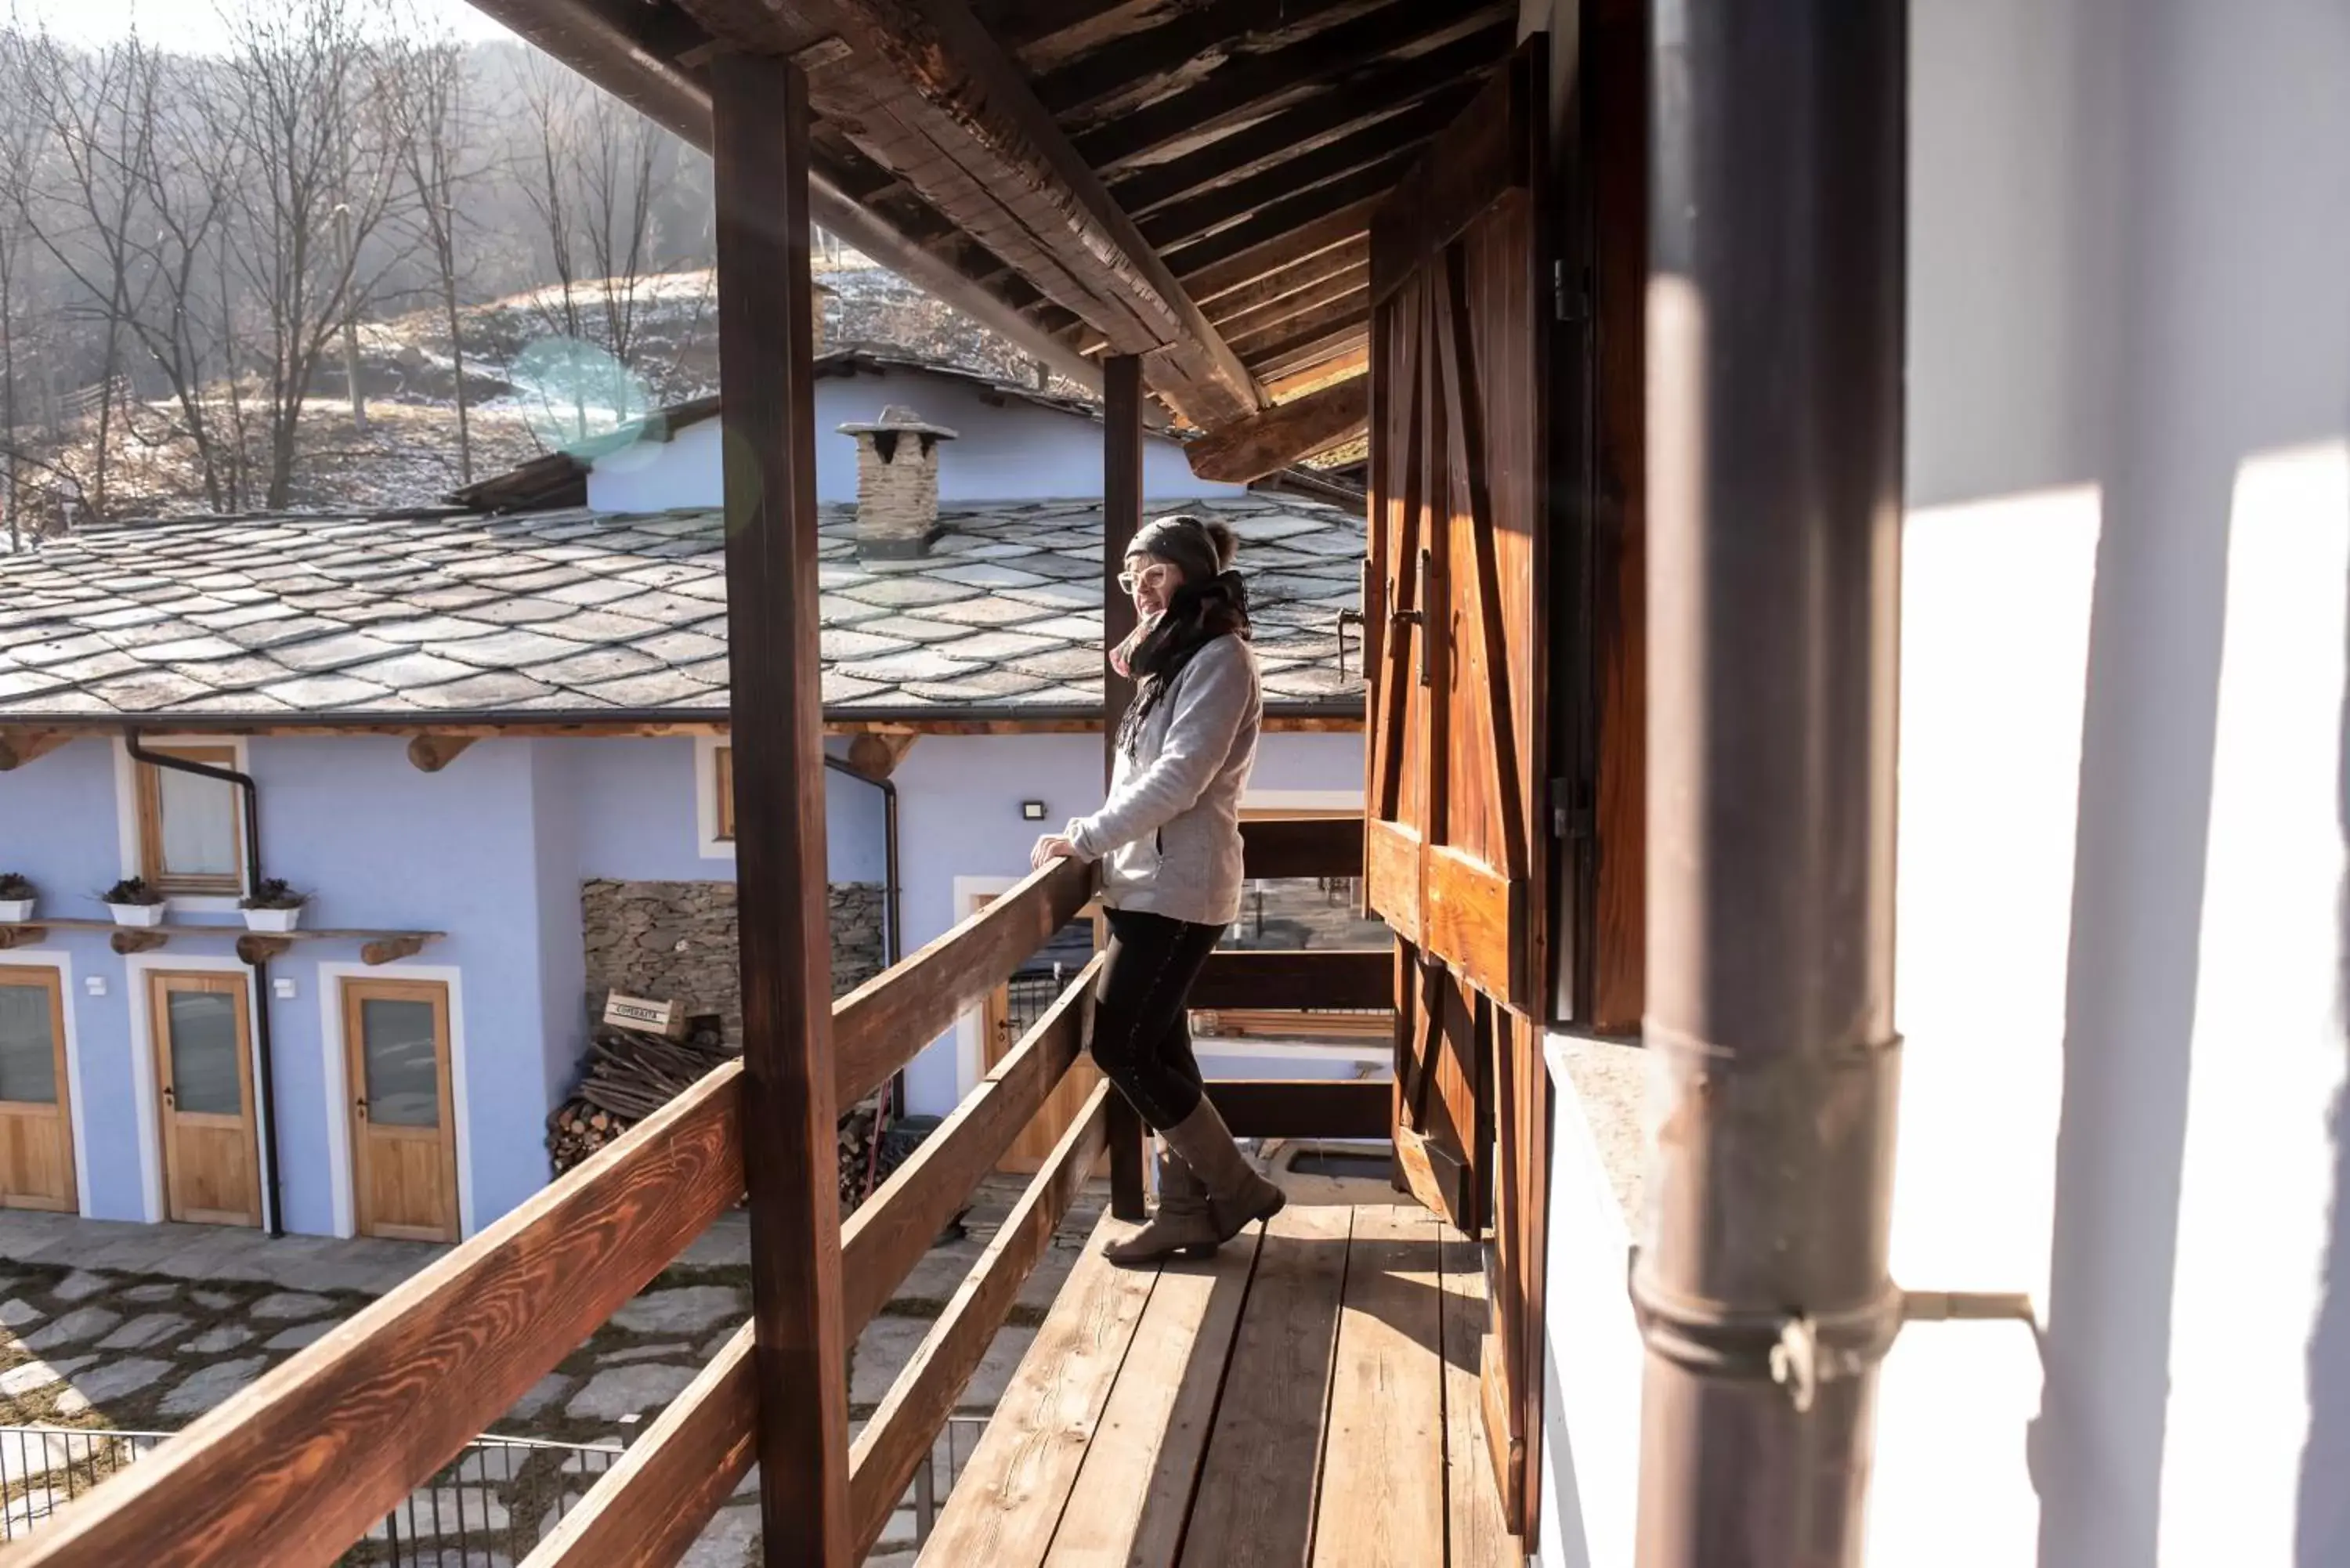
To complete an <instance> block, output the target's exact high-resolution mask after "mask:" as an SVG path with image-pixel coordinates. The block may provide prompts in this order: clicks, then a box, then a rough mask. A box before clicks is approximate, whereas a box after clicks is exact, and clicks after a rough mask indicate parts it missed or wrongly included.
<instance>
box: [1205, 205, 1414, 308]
mask: <svg viewBox="0 0 2350 1568" xmlns="http://www.w3.org/2000/svg"><path fill="white" fill-rule="evenodd" d="M1378 204H1379V199H1378V197H1376V196H1369V197H1365V198H1364V199H1362V200H1360V201H1357V202H1348V203H1347V205H1345V206H1343V207H1340V208H1338V209H1337V210H1336V211H1335V212H1329V213H1323V214H1322V215H1321V216H1320V217H1318V218H1315V219H1314V220H1312V221H1311V222H1308V223H1299V224H1297V225H1296V226H1295V227H1294V228H1291V229H1288V230H1286V231H1284V232H1283V233H1281V234H1274V235H1272V236H1270V237H1268V238H1266V239H1263V240H1261V241H1259V242H1258V243H1257V244H1253V245H1251V246H1249V247H1248V248H1247V249H1246V250H1243V251H1241V252H1238V253H1237V254H1231V255H1226V256H1224V257H1222V258H1221V259H1220V260H1216V261H1212V262H1211V261H1210V260H1208V259H1207V257H1206V256H1204V255H1202V256H1201V258H1200V262H1199V264H1198V265H1195V266H1191V267H1187V268H1185V269H1184V271H1183V286H1184V287H1186V288H1188V289H1190V290H1191V297H1192V298H1194V299H1197V300H1201V301H1203V302H1206V303H1209V304H1213V303H1215V302H1216V301H1218V300H1219V299H1221V298H1222V296H1224V295H1226V294H1229V293H1231V292H1232V290H1233V289H1236V288H1242V287H1244V286H1247V285H1249V284H1253V283H1255V282H1257V281H1258V280H1260V279H1262V278H1266V277H1270V276H1272V275H1274V274H1275V273H1279V272H1283V271H1285V270H1286V269H1288V268H1290V267H1294V266H1297V265H1302V264H1303V263H1305V261H1307V260H1308V259H1309V258H1311V257H1314V256H1317V255H1320V254H1322V253H1323V252H1325V251H1327V250H1330V249H1332V248H1334V247H1336V246H1338V245H1343V244H1348V243H1349V242H1351V241H1355V240H1362V241H1363V242H1364V244H1366V245H1367V244H1369V240H1368V237H1367V236H1368V235H1369V234H1370V232H1371V213H1373V212H1374V211H1375V210H1376V209H1377V208H1378Z"/></svg>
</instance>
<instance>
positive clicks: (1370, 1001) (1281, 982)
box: [1191, 948, 1395, 1012]
mask: <svg viewBox="0 0 2350 1568" xmlns="http://www.w3.org/2000/svg"><path fill="white" fill-rule="evenodd" d="M1390 961H1391V956H1390V955H1389V954H1388V952H1387V951H1386V950H1382V949H1378V948H1367V949H1362V950H1357V949H1352V948H1338V949H1313V948H1308V949H1304V950H1295V951H1286V950H1285V951H1279V952H1235V951H1232V950H1224V951H1222V952H1217V953H1213V954H1211V955H1210V957H1209V959H1208V961H1207V963H1206V965H1205V966H1204V967H1203V968H1201V971H1200V978H1199V979H1198V980H1196V981H1193V982H1192V984H1191V1006H1192V1007H1194V1008H1197V1009H1198V1010H1200V1011H1201V1012H1213V1011H1214V1010H1216V1009H1217V1008H1221V1007H1238V1008H1273V1009H1283V1010H1285V1009H1289V1008H1308V1007H1325V1008H1358V1007H1391V1006H1393V1005H1394V1004H1395V993H1394V989H1393V986H1394V977H1393V976H1392V974H1391V973H1390V972H1389V971H1388V964H1389V963H1390Z"/></svg>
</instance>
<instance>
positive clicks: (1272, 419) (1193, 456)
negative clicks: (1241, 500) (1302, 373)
mask: <svg viewBox="0 0 2350 1568" xmlns="http://www.w3.org/2000/svg"><path fill="white" fill-rule="evenodd" d="M1370 411H1371V381H1370V378H1369V377H1367V376H1357V377H1355V378H1354V379H1351V380H1346V381H1340V382H1339V383H1337V384H1336V386H1332V387H1325V388H1324V389H1322V390H1320V391H1318V392H1309V393H1307V394H1306V395H1305V396H1304V397H1302V398H1299V399H1296V400H1294V401H1291V402H1286V403H1283V404H1280V405H1279V406H1277V407H1274V408H1271V409H1267V410H1264V411H1263V413H1260V414H1252V415H1250V416H1249V417H1248V418H1246V419H1243V420H1235V421H1233V422H1232V423H1231V424H1228V425H1224V426H1222V428H1220V429H1217V430H1214V431H1210V432H1209V433H1208V434H1207V435H1205V436H1203V437H1201V439H1200V440H1198V441H1193V442H1191V445H1189V446H1187V447H1186V448H1184V450H1183V455H1184V456H1185V457H1186V458H1187V459H1189V460H1190V462H1191V472H1192V473H1193V474H1194V475H1196V476H1197V477H1199V478H1201V479H1212V480H1221V481H1222V482H1224V483H1229V484H1245V483H1248V482H1249V481H1250V480H1252V479H1261V478H1263V476H1264V475H1266V474H1268V473H1272V472H1276V471H1278V470H1280V469H1284V468H1287V467H1288V466H1289V465H1290V464H1291V463H1293V462H1296V461H1298V460H1299V459H1300V458H1305V457H1311V456H1312V455H1314V453H1315V452H1320V451H1322V450H1323V449H1324V448H1325V447H1330V446H1336V444H1337V443H1338V442H1340V441H1346V440H1347V439H1349V438H1351V437H1354V436H1357V435H1360V434H1361V433H1362V432H1363V430H1364V427H1365V426H1366V424H1367V422H1368V421H1369V420H1370Z"/></svg>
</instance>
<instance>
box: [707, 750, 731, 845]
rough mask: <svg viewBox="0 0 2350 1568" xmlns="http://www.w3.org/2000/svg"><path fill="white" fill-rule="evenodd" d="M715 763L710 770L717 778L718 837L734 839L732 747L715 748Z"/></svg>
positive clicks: (729, 841) (724, 841)
mask: <svg viewBox="0 0 2350 1568" xmlns="http://www.w3.org/2000/svg"><path fill="white" fill-rule="evenodd" d="M715 750H716V753H717V758H718V762H717V765H716V766H715V767H714V768H713V769H712V772H713V773H714V774H716V775H717V780H718V837H719V839H720V841H721V842H723V843H729V844H731V843H733V839H734V748H733V747H732V746H719V747H717V748H715Z"/></svg>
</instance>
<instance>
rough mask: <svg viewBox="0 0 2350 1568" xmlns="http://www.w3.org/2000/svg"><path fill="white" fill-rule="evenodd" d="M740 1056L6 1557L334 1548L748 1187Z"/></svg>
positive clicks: (260, 1567) (14, 1562)
mask: <svg viewBox="0 0 2350 1568" xmlns="http://www.w3.org/2000/svg"><path fill="white" fill-rule="evenodd" d="M742 1086H743V1070H742V1068H741V1066H740V1065H738V1064H733V1063H729V1064H726V1065H725V1066H723V1067H721V1068H720V1069H718V1071H716V1072H714V1073H712V1074H711V1075H709V1076H708V1077H706V1078H704V1079H702V1081H701V1082H700V1083H698V1084H696V1085H694V1086H693V1087H692V1088H691V1089H689V1090H687V1091H686V1092H685V1093H684V1094H683V1095H681V1096H679V1097H678V1098H677V1099H675V1100H672V1101H671V1102H670V1104H668V1105H667V1106H663V1107H662V1108H661V1109H660V1111H658V1112H656V1113H654V1115H652V1116H649V1117H647V1118H646V1119H645V1120H644V1121H643V1122H641V1123H639V1125H638V1126H637V1127H634V1128H633V1129H631V1130H630V1131H629V1132H628V1133H626V1134H624V1135H623V1136H622V1137H619V1139H618V1140H616V1141H615V1142H613V1143H612V1144H610V1145H609V1146H608V1147H605V1148H604V1149H602V1150H600V1151H598V1153H597V1154H595V1155H593V1156H591V1157H590V1158H588V1159H587V1161H585V1162H584V1163H582V1164H581V1165H580V1166H579V1167H578V1168H577V1169H575V1170H573V1171H572V1172H571V1173H570V1174H569V1175H567V1177H566V1178H565V1179H563V1180H561V1181H559V1182H557V1183H556V1184H555V1185H553V1186H551V1187H548V1188H546V1189H544V1190H542V1191H540V1192H538V1193H537V1194H536V1195H535V1196H533V1197H532V1198H530V1199H527V1200H526V1201H525V1202H524V1203H523V1204H522V1205H521V1206H520V1207H518V1208H516V1209H515V1210H512V1211H511V1212H509V1213H507V1214H506V1215H505V1216H504V1218H502V1219H500V1220H496V1221H495V1222H494V1223H493V1224H492V1225H490V1226H489V1227H488V1228H487V1229H486V1230H484V1231H481V1232H480V1233H479V1234H477V1235H475V1236H474V1237H473V1240H471V1241H467V1242H465V1243H464V1244H463V1246H461V1247H458V1248H457V1249H455V1250H454V1251H451V1252H448V1253H446V1254H444V1255H443V1256H442V1257H441V1258H439V1259H438V1260H436V1261H434V1262H432V1263H430V1264H428V1265H427V1266H426V1267H425V1268H424V1269H423V1270H421V1272H418V1273H417V1274H415V1275H413V1276H412V1277H411V1278H410V1279H409V1280H407V1281H406V1282H404V1283H402V1284H401V1285H400V1287H399V1288H398V1289H396V1290H394V1291H393V1292H392V1293H390V1295H387V1296H385V1297H383V1298H381V1299H380V1300H379V1301H377V1302H375V1303H373V1304H371V1305H369V1306H368V1307H366V1308H364V1309H362V1310H361V1311H360V1312H359V1314H357V1315H356V1316H354V1317H352V1318H351V1319H350V1320H349V1321H348V1322H346V1323H344V1324H342V1325H341V1326H339V1327H338V1328H337V1329H336V1330H335V1331H334V1332H333V1333H332V1334H328V1336H327V1337H326V1338H325V1339H322V1340H320V1341H319V1342H318V1343H317V1345H312V1346H311V1347H310V1348H308V1349H307V1350H305V1351H303V1352H301V1353H300V1354H298V1355H296V1356H294V1357H293V1358H292V1359H291V1360H289V1361H287V1362H286V1364H285V1365H284V1366H279V1367H277V1368H276V1370H275V1371H273V1372H271V1373H270V1374H269V1375H268V1376H265V1377H264V1378H262V1379H261V1380H260V1381H259V1382H257V1383H255V1384H254V1385H253V1386H251V1387H249V1388H246V1389H244V1390H243V1391H242V1392H240V1393H237V1394H234V1395H232V1396H231V1397H229V1398H228V1399H226V1400H225V1401H224V1402H223V1403H222V1404H221V1405H219V1406H218V1407H215V1408H214V1409H213V1411H212V1412H211V1413H210V1414H208V1415H206V1416H205V1417H203V1418H202V1419H200V1420H199V1421H197V1422H196V1423H195V1424H194V1425H193V1426H192V1427H190V1428H187V1430H185V1431H184V1432H182V1433H181V1434H180V1436H178V1437H177V1438H173V1439H172V1441H171V1442H169V1443H167V1444H165V1445H163V1446H162V1447H161V1448H160V1449H157V1450H156V1451H155V1452H154V1453H153V1454H151V1455H150V1456H149V1457H148V1458H146V1459H141V1460H140V1462H139V1464H138V1465H137V1466H136V1467H134V1468H133V1469H129V1470H125V1471H123V1472H122V1473H121V1474H120V1475H119V1476H117V1477H115V1478H114V1479H112V1480H108V1481H106V1482H104V1483H102V1484H101V1485H100V1486H99V1489H98V1490H95V1491H94V1492H92V1493H91V1494H90V1495H89V1497H88V1499H87V1500H85V1501H81V1502H78V1503H77V1504H76V1505H75V1506H74V1507H72V1508H70V1509H68V1510H66V1511H63V1512H61V1513H59V1514H58V1515H57V1518H56V1519H55V1520H53V1521H50V1522H49V1523H47V1524H46V1525H44V1526H43V1527H42V1529H41V1531H40V1532H39V1533H38V1534H37V1535H36V1536H34V1537H32V1538H31V1539H30V1540H28V1541H26V1542H24V1543H23V1544H21V1545H19V1546H17V1547H16V1548H15V1549H14V1550H15V1552H16V1555H15V1556H13V1557H12V1558H11V1559H10V1560H9V1561H10V1568H48V1565H52V1564H57V1565H63V1564H75V1565H81V1568H86V1565H88V1564H95V1563H139V1564H140V1565H141V1568H199V1565H204V1564H217V1563H237V1564H239V1568H276V1565H277V1564H285V1565H286V1568H295V1565H297V1564H298V1565H301V1568H309V1565H311V1564H315V1563H326V1562H331V1561H333V1560H334V1559H335V1558H336V1557H337V1556H338V1554H339V1553H340V1552H342V1551H343V1550H344V1548H346V1547H348V1545H350V1543H351V1542H355V1541H357V1540H359V1538H360V1536H362V1535H363V1534H365V1533H366V1532H367V1531H368V1529H369V1526H371V1525H373V1524H375V1523H377V1522H378V1521H380V1520H381V1519H382V1518H383V1516H384V1514H385V1513H386V1512H388V1511H390V1509H392V1508H393V1507H394V1506H396V1505H397V1504H398V1503H399V1502H400V1500H401V1499H402V1498H404V1497H406V1496H407V1495H408V1493H409V1490H410V1489H411V1488H412V1487H414V1486H415V1485H416V1484H417V1483H419V1482H421V1481H422V1480H424V1479H425V1478H427V1477H429V1476H431V1475H432V1473H433V1472H434V1471H435V1470H437V1469H440V1467H441V1466H442V1465H444V1464H446V1463H447V1462H448V1461H449V1460H450V1459H452V1458H454V1457H455V1456H456V1454H457V1453H458V1452H459V1450H461V1449H463V1447H464V1446H465V1444H466V1443H467V1442H468V1441H469V1440H471V1439H472V1438H473V1436H474V1435H475V1434H477V1433H478V1432H480V1431H481V1429H482V1428H484V1426H486V1425H487V1424H488V1423H489V1422H491V1421H493V1420H494V1419H496V1418H497V1417H499V1416H500V1415H502V1414H504V1412H505V1411H506V1410H507V1409H509V1408H510V1407H512V1406H513V1404H514V1402H515V1400H516V1399H519V1398H520V1397H522V1396H523V1394H524V1393H525V1392H526V1391H527V1390H528V1389H529V1387H530V1386H531V1385H532V1384H533V1383H534V1382H536V1380H537V1379H538V1378H539V1376H541V1375H542V1374H544V1373H545V1372H546V1370H547V1369H548V1368H549V1367H551V1366H554V1365H555V1364H556V1362H557V1361H559V1360H561V1359H562V1358H563V1357H564V1356H566V1355H569V1354H570V1353H571V1351H572V1349H573V1348H574V1347H576V1346H577V1345H578V1344H579V1343H580V1342H581V1341H582V1340H584V1339H586V1338H587V1335H588V1334H592V1333H593V1332H594V1331H595V1330H596V1328H597V1326H598V1324H601V1323H602V1322H603V1321H604V1320H605V1319H606V1318H607V1317H609V1316H610V1315H611V1314H612V1311H613V1309H614V1308H615V1307H618V1306H619V1304H620V1303H622V1302H625V1301H627V1300H628V1299H629V1297H630V1296H632V1295H634V1294H636V1293H637V1292H638V1291H639V1290H641V1289H642V1288H643V1287H644V1285H645V1284H646V1282H648V1281H650V1280H651V1279H652V1277H653V1276H654V1275H655V1274H657V1273H659V1272H660V1271H661V1270H662V1269H663V1268H665V1267H667V1266H668V1264H669V1262H670V1261H671V1259H673V1258H675V1257H676V1256H677V1254H678V1253H679V1252H680V1251H683V1250H684V1248H685V1246H686V1244H687V1243H688V1242H690V1241H692V1240H693V1239H694V1237H696V1236H697V1235H699V1234H701V1232H702V1231H703V1230H704V1229H706V1228H707V1227H708V1225H709V1224H710V1222H711V1220H714V1219H715V1218H717V1216H718V1215H719V1214H721V1213H723V1211H724V1210H726V1209H727V1208H728V1207H729V1206H731V1205H732V1204H733V1202H734V1200H735V1199H738V1198H740V1197H741V1196H742V1194H743V1167H742V1132H741V1107H742Z"/></svg>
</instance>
